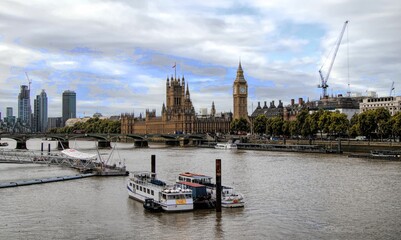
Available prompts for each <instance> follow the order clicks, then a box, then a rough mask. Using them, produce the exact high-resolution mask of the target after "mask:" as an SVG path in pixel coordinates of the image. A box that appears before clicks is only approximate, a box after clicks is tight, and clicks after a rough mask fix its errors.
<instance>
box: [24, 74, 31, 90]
mask: <svg viewBox="0 0 401 240" xmlns="http://www.w3.org/2000/svg"><path fill="white" fill-rule="evenodd" d="M25 76H26V79H28V83H29V88H28V89H29V90H31V83H32V80H31V79H29V77H28V73H27V72H25Z"/></svg>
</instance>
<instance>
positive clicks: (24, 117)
mask: <svg viewBox="0 0 401 240" xmlns="http://www.w3.org/2000/svg"><path fill="white" fill-rule="evenodd" d="M31 115H32V110H31V98H30V89H29V88H28V86H26V85H21V91H20V93H19V94H18V121H19V122H20V123H21V124H22V126H24V127H26V128H28V129H29V128H30V126H31Z"/></svg>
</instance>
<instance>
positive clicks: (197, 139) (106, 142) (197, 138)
mask: <svg viewBox="0 0 401 240" xmlns="http://www.w3.org/2000/svg"><path fill="white" fill-rule="evenodd" d="M2 138H9V139H14V140H15V141H17V146H16V149H26V141H28V140H29V139H35V138H40V139H46V140H57V141H58V147H59V149H63V148H68V141H70V140H75V139H85V140H95V141H97V142H98V147H99V148H110V147H111V145H110V143H111V142H131V143H134V144H135V147H148V146H149V144H148V143H149V142H164V143H165V144H166V145H171V146H186V145H189V146H192V145H199V144H201V143H202V142H204V141H206V140H207V138H208V136H207V135H206V134H143V135H140V134H112V133H104V134H103V133H82V134H77V133H1V134H0V140H1V139H2Z"/></svg>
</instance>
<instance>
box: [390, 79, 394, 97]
mask: <svg viewBox="0 0 401 240" xmlns="http://www.w3.org/2000/svg"><path fill="white" fill-rule="evenodd" d="M393 91H394V81H393V84H391V88H390V97H391V93H392V92H393Z"/></svg>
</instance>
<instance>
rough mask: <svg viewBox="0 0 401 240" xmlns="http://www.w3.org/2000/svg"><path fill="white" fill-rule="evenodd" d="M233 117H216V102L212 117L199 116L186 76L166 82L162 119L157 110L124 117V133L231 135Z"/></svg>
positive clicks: (222, 115)
mask: <svg viewBox="0 0 401 240" xmlns="http://www.w3.org/2000/svg"><path fill="white" fill-rule="evenodd" d="M231 121H232V114H231V113H225V114H221V116H217V115H216V109H215V106H214V103H212V110H211V114H210V115H208V116H206V117H205V116H203V117H201V118H200V117H197V115H196V113H195V110H194V107H193V105H192V101H191V97H190V92H189V86H188V84H185V79H184V77H183V78H182V79H179V78H178V79H177V78H173V77H171V78H170V79H169V78H167V80H166V104H164V103H163V106H162V112H161V116H156V110H152V111H150V110H146V116H145V117H142V116H141V115H140V116H139V117H135V116H134V114H122V115H121V133H122V134H178V133H215V132H220V133H228V132H229V131H230V124H231Z"/></svg>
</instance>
